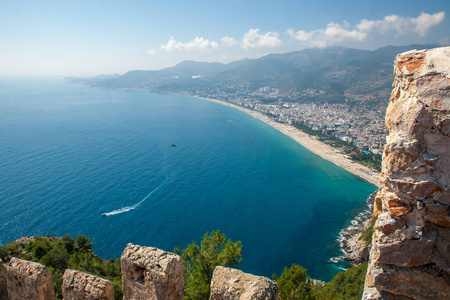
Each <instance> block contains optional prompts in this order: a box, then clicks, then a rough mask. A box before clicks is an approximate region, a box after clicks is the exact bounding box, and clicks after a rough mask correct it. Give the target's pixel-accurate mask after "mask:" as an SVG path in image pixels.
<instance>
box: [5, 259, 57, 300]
mask: <svg viewBox="0 0 450 300" xmlns="http://www.w3.org/2000/svg"><path fill="white" fill-rule="evenodd" d="M7 274H8V296H9V299H10V300H53V299H55V292H54V289H53V277H52V273H51V272H50V270H49V269H48V268H47V267H45V266H43V265H41V264H39V263H35V262H31V261H26V260H22V259H18V258H15V257H13V258H11V260H10V262H9V264H8V270H7Z"/></svg>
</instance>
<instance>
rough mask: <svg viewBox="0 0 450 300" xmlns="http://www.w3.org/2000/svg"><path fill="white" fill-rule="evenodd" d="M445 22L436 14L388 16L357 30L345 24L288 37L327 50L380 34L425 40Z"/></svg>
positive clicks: (291, 33) (366, 22)
mask: <svg viewBox="0 0 450 300" xmlns="http://www.w3.org/2000/svg"><path fill="white" fill-rule="evenodd" d="M444 18H445V12H443V11H441V12H438V13H435V14H432V15H430V14H427V13H424V12H422V13H421V14H420V16H418V17H417V18H413V17H400V16H398V15H388V16H386V17H384V18H383V19H382V20H366V19H362V20H361V21H360V22H359V23H358V24H357V25H356V26H354V28H350V26H349V24H348V23H347V22H346V21H344V22H343V24H338V23H333V22H332V23H329V24H328V25H327V27H326V28H325V29H317V30H313V31H309V32H308V31H304V30H299V31H297V32H295V31H294V30H293V29H288V30H287V31H286V33H287V34H288V35H289V36H291V38H293V39H295V40H298V41H301V42H303V43H305V44H307V45H309V46H312V47H327V46H330V45H334V44H336V43H339V42H342V41H357V42H359V41H363V40H365V39H367V37H368V36H369V34H371V33H373V32H374V31H378V32H379V33H380V34H387V33H388V32H391V31H393V32H395V33H396V34H397V35H403V34H408V33H415V34H418V35H419V36H420V37H424V36H425V35H426V33H427V32H428V30H430V28H432V27H434V26H436V25H438V24H440V23H441V22H442V21H443V20H444Z"/></svg>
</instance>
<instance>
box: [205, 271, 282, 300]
mask: <svg viewBox="0 0 450 300" xmlns="http://www.w3.org/2000/svg"><path fill="white" fill-rule="evenodd" d="M277 296H278V285H277V283H276V282H275V281H273V280H270V279H269V278H267V277H262V276H255V275H251V274H247V273H244V272H242V271H240V270H237V269H232V268H225V267H221V266H218V267H216V269H215V270H214V273H213V278H212V280H211V296H210V298H209V299H210V300H250V299H251V300H275V299H277Z"/></svg>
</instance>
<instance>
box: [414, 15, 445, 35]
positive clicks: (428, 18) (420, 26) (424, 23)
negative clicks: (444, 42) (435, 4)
mask: <svg viewBox="0 0 450 300" xmlns="http://www.w3.org/2000/svg"><path fill="white" fill-rule="evenodd" d="M444 18H445V12H443V11H441V12H438V13H435V14H433V15H430V14H427V13H424V12H422V13H421V14H420V16H418V17H417V18H415V19H412V20H411V22H412V23H414V24H415V25H416V28H415V29H414V31H415V32H417V33H418V34H419V35H420V36H425V34H426V33H427V31H428V30H429V29H430V28H431V27H433V26H436V25H438V24H439V23H441V22H442V21H443V20H444Z"/></svg>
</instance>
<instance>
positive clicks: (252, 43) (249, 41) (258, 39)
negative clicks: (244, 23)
mask: <svg viewBox="0 0 450 300" xmlns="http://www.w3.org/2000/svg"><path fill="white" fill-rule="evenodd" d="M260 31H261V29H259V28H257V29H250V30H249V31H247V32H246V33H245V34H244V37H243V38H242V48H244V49H252V48H261V47H279V46H281V40H280V39H279V38H278V33H276V32H271V31H268V32H266V33H265V34H260V33H259V32H260Z"/></svg>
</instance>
